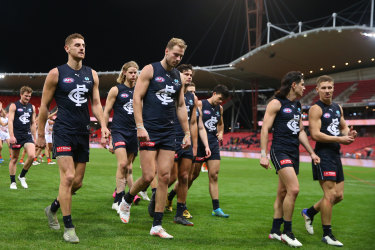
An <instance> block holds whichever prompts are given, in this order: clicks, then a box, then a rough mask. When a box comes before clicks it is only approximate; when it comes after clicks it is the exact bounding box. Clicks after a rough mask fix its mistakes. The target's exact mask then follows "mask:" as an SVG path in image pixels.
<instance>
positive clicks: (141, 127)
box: [137, 126, 146, 130]
mask: <svg viewBox="0 0 375 250" xmlns="http://www.w3.org/2000/svg"><path fill="white" fill-rule="evenodd" d="M138 129H143V130H146V129H145V127H144V126H137V130H138Z"/></svg>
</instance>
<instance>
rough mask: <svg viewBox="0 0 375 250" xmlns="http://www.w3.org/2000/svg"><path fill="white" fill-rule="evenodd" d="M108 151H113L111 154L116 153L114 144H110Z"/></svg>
mask: <svg viewBox="0 0 375 250" xmlns="http://www.w3.org/2000/svg"><path fill="white" fill-rule="evenodd" d="M108 151H109V152H110V153H111V154H114V153H115V151H114V150H113V145H109V146H108Z"/></svg>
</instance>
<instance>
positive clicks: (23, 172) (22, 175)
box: [20, 169, 29, 178]
mask: <svg viewBox="0 0 375 250" xmlns="http://www.w3.org/2000/svg"><path fill="white" fill-rule="evenodd" d="M27 171H29V170H25V169H22V171H21V174H20V178H22V177H25V175H26V174H27Z"/></svg>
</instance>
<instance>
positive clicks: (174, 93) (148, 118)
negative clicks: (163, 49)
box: [143, 62, 181, 131]
mask: <svg viewBox="0 0 375 250" xmlns="http://www.w3.org/2000/svg"><path fill="white" fill-rule="evenodd" d="M151 65H152V67H153V69H154V75H153V77H152V79H151V80H150V84H149V86H148V89H147V92H146V94H145V96H144V98H143V123H144V126H145V128H146V129H147V130H153V131H160V130H161V131H169V130H173V123H174V117H175V114H176V100H177V97H178V95H179V93H180V91H181V79H180V72H179V71H178V70H177V69H173V70H172V71H170V72H169V71H166V70H165V69H164V68H163V66H162V65H161V63H160V62H156V63H152V64H151Z"/></svg>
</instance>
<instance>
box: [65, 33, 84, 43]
mask: <svg viewBox="0 0 375 250" xmlns="http://www.w3.org/2000/svg"><path fill="white" fill-rule="evenodd" d="M77 38H78V39H82V40H85V38H83V36H82V35H81V34H79V33H74V34H71V35H69V36H68V37H67V38H66V39H65V45H69V44H70V43H71V41H72V40H73V39H77Z"/></svg>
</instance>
